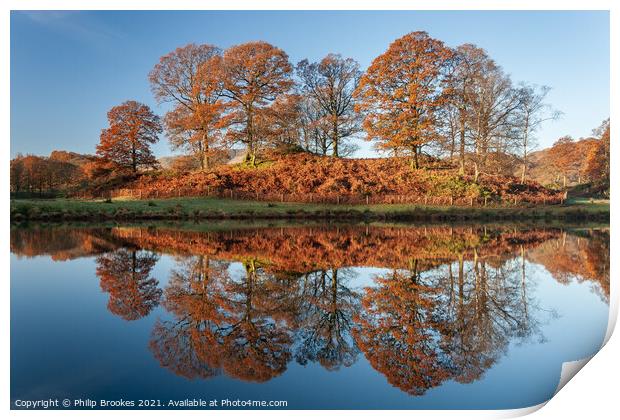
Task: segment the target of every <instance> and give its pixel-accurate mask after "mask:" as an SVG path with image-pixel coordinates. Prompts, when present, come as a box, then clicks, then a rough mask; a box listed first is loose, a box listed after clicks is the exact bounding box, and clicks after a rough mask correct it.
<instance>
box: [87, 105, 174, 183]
mask: <svg viewBox="0 0 620 420" xmlns="http://www.w3.org/2000/svg"><path fill="white" fill-rule="evenodd" d="M108 123H109V125H110V126H109V127H108V128H106V129H104V130H102V131H101V139H100V142H99V144H98V145H97V156H99V157H100V158H101V159H102V160H104V161H105V162H110V163H112V164H113V165H114V166H115V167H116V168H119V169H125V170H131V171H132V172H133V173H136V172H137V170H138V167H142V166H148V167H153V166H156V164H157V160H156V159H155V156H154V155H153V152H152V151H151V148H150V145H151V144H153V143H156V142H157V141H158V140H159V139H158V135H159V134H160V133H161V131H162V128H161V124H160V122H159V117H158V116H157V115H155V114H153V112H152V111H151V109H150V108H149V107H148V106H147V105H144V104H141V103H139V102H136V101H127V102H124V103H123V104H121V105H118V106H115V107H113V108H112V109H111V110H110V111H109V112H108Z"/></svg>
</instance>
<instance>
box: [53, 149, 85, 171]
mask: <svg viewBox="0 0 620 420" xmlns="http://www.w3.org/2000/svg"><path fill="white" fill-rule="evenodd" d="M49 158H50V159H51V160H55V161H57V162H66V163H71V164H72V165H75V166H78V167H81V166H83V165H85V164H87V163H89V162H92V161H93V160H94V159H95V156H94V155H85V154H80V153H75V152H67V151H66V150H54V151H53V152H52V153H50V156H49Z"/></svg>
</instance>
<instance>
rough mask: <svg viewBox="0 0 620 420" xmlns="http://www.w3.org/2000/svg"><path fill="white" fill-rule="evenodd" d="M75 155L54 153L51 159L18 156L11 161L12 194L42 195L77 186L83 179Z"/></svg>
mask: <svg viewBox="0 0 620 420" xmlns="http://www.w3.org/2000/svg"><path fill="white" fill-rule="evenodd" d="M73 157H74V156H73V154H70V153H66V152H52V153H51V155H50V156H49V157H42V156H35V155H26V156H22V155H17V156H16V157H15V158H14V159H11V165H10V170H11V174H10V180H11V192H13V193H16V194H20V193H28V194H34V193H36V194H42V193H43V192H47V191H55V190H59V189H64V188H67V187H70V186H75V185H76V184H77V182H78V181H79V180H80V179H81V178H82V173H83V172H82V169H81V167H80V166H79V164H77V163H75V161H74V160H73Z"/></svg>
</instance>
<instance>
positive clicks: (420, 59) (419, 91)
mask: <svg viewBox="0 0 620 420" xmlns="http://www.w3.org/2000/svg"><path fill="white" fill-rule="evenodd" d="M453 58H454V52H453V51H452V50H451V49H450V48H448V47H446V46H445V45H444V44H443V42H441V41H439V40H436V39H433V38H431V37H430V36H428V34H427V33H426V32H412V33H410V34H407V35H405V36H403V37H402V38H399V39H397V40H396V41H394V42H393V43H392V44H391V45H390V46H389V48H388V49H387V51H386V52H385V53H383V54H381V55H380V56H379V57H377V58H375V59H374V61H373V62H372V64H371V65H370V67H369V68H368V70H367V71H366V74H364V75H363V76H362V78H361V80H360V84H359V86H358V88H357V89H356V91H355V95H356V96H357V98H358V100H359V101H360V103H359V104H358V106H357V110H358V111H359V112H362V113H365V118H364V122H363V126H364V129H365V130H366V132H367V133H368V139H370V140H377V141H378V142H379V147H380V148H382V149H385V150H392V151H402V152H404V153H406V154H408V155H409V156H410V164H411V168H412V169H417V168H418V167H419V161H418V156H419V155H420V150H421V149H422V146H424V145H425V144H427V143H429V142H430V141H432V140H433V139H436V138H437V137H438V135H437V130H436V128H437V124H438V121H437V113H438V111H439V110H440V109H441V108H442V107H443V106H444V105H445V104H446V103H447V99H448V95H447V90H446V89H445V86H444V81H445V80H446V76H447V73H448V70H449V64H450V63H451V61H452V60H453Z"/></svg>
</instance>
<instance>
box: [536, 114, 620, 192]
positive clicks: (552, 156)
mask: <svg viewBox="0 0 620 420" xmlns="http://www.w3.org/2000/svg"><path fill="white" fill-rule="evenodd" d="M609 131H610V125H609V119H607V120H605V121H603V122H602V124H601V125H600V126H599V127H597V128H596V129H594V130H592V135H591V136H590V137H587V138H582V139H579V140H575V139H573V138H572V137H571V136H563V137H561V138H559V139H558V140H557V141H556V142H555V143H554V144H553V146H551V147H550V148H548V149H544V150H541V151H537V152H534V153H533V155H532V161H533V162H532V168H531V175H532V178H533V179H535V180H537V181H539V182H541V183H542V184H545V185H552V186H554V187H557V188H566V187H567V186H571V185H579V184H583V183H586V182H587V183H591V184H595V186H597V187H599V189H600V190H602V191H604V190H609V175H610V169H609V168H610V165H609V162H610V154H609V134H610V133H609Z"/></svg>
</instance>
